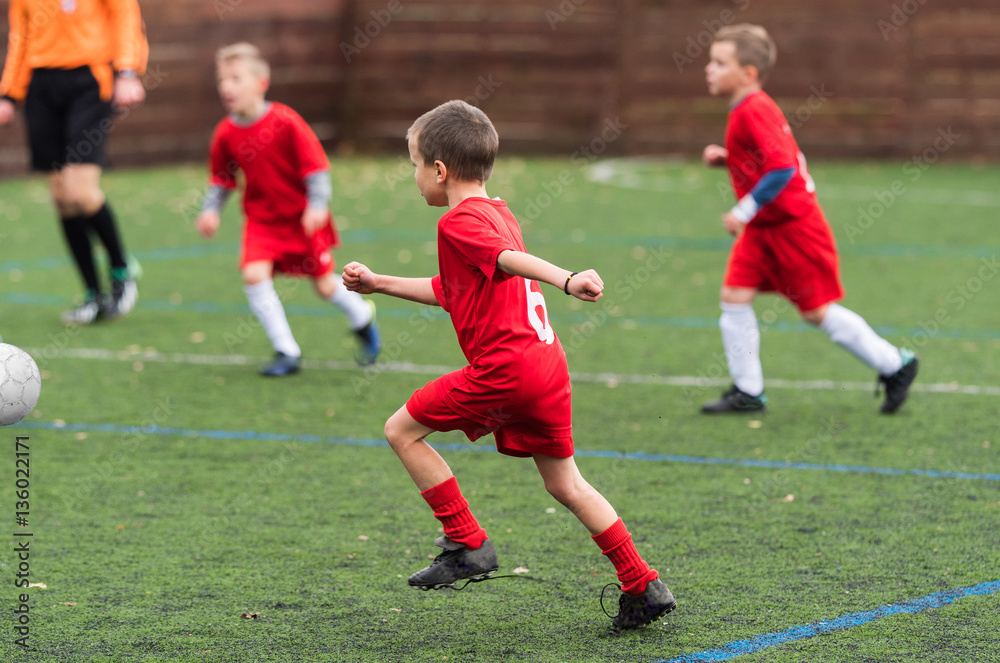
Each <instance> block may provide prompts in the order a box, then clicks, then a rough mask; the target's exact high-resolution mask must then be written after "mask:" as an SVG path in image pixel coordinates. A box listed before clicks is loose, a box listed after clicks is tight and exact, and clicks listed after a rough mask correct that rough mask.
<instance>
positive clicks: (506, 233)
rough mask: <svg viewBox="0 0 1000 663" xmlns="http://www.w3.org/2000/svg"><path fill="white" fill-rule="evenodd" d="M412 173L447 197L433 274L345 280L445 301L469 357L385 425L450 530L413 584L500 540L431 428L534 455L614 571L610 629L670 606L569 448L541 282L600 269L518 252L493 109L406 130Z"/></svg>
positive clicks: (431, 584) (443, 575) (594, 293)
mask: <svg viewBox="0 0 1000 663" xmlns="http://www.w3.org/2000/svg"><path fill="white" fill-rule="evenodd" d="M407 141H408V143H409V151H410V159H411V160H412V161H413V165H414V167H415V168H416V174H415V179H416V182H417V187H418V188H419V189H420V194H421V195H422V196H423V197H424V198H425V199H426V201H427V204H428V205H432V206H436V207H444V206H447V207H448V208H449V211H448V212H446V213H445V214H444V216H442V217H441V220H440V221H439V222H438V266H439V269H440V273H439V274H438V275H437V276H434V277H433V278H402V277H395V276H386V275H382V274H376V273H374V272H372V271H371V270H370V269H368V268H367V267H366V266H364V265H361V264H359V263H356V262H352V263H350V264H349V265H347V266H346V267H345V268H344V274H343V279H344V285H346V286H347V288H348V289H349V290H354V291H357V292H360V293H363V294H370V293H382V294H386V295H392V296H394V297H400V298H402V299H408V300H410V301H414V302H419V303H421V304H426V305H433V306H441V307H443V308H444V309H445V310H446V311H448V313H449V314H450V316H451V320H452V324H454V326H455V331H456V332H457V334H458V341H459V345H461V347H462V351H463V352H464V353H465V357H466V359H467V360H468V361H469V365H468V366H466V367H465V368H463V369H461V370H459V371H455V372H454V373H449V374H447V375H444V376H443V377H440V378H438V379H437V380H434V381H433V382H430V383H428V384H427V385H425V386H424V387H423V388H421V389H418V390H417V391H416V392H414V394H413V396H412V397H411V398H410V400H409V401H407V402H406V404H405V405H404V406H403V407H401V408H399V410H398V411H397V412H396V413H395V414H394V415H392V417H390V419H389V421H387V422H386V425H385V436H386V439H387V440H388V441H389V445H390V446H391V447H392V449H393V451H395V452H396V455H397V456H398V457H399V459H400V460H401V461H402V463H403V466H404V467H405V468H406V470H407V471H408V472H409V474H410V477H411V478H412V479H413V481H414V483H415V484H416V485H417V488H418V489H419V490H420V491H421V495H422V496H423V498H424V499H425V500H426V501H427V503H428V505H429V506H430V507H431V508H432V509H433V511H434V516H435V517H436V518H437V519H438V520H440V521H441V524H442V525H443V527H444V534H445V535H444V536H443V537H439V538H438V539H437V541H435V544H436V545H438V546H439V547H441V548H443V549H444V552H442V553H441V554H440V555H438V557H437V559H435V560H434V563H433V564H431V565H430V566H428V567H427V568H425V569H422V570H421V571H418V572H417V573H414V574H413V575H412V576H410V579H409V584H410V585H411V586H413V587H418V588H421V589H438V588H441V587H447V586H451V585H452V584H453V583H455V582H456V581H458V580H462V579H470V580H478V579H484V578H486V577H489V576H490V575H491V574H492V573H494V572H495V571H496V570H497V569H498V568H499V566H498V563H497V556H496V551H495V549H494V548H493V543H492V542H491V541H490V540H489V538H487V535H486V532H485V531H484V530H483V528H482V527H480V526H479V523H478V521H477V520H476V518H475V517H474V516H473V515H472V513H471V512H470V511H469V503H468V502H467V501H466V499H465V497H463V496H462V493H461V491H460V490H459V487H458V483H457V481H456V479H455V476H454V474H452V471H451V469H450V468H449V467H448V464H447V463H446V462H445V461H444V459H443V458H441V456H440V455H438V453H437V452H436V451H435V450H434V449H433V448H431V446H430V445H429V444H428V443H427V442H426V440H425V438H426V437H427V436H428V435H429V434H431V433H433V432H434V431H450V430H461V431H463V432H464V433H465V434H466V436H467V437H468V438H469V439H470V440H476V439H478V438H480V437H482V436H483V435H486V434H487V433H491V432H492V433H493V434H494V436H495V438H496V444H497V449H498V451H500V453H502V454H506V455H509V456H517V457H523V458H527V457H530V458H532V459H533V460H534V462H535V465H536V467H537V468H538V472H539V473H540V474H541V475H542V478H543V479H544V482H545V488H546V490H547V491H548V492H549V493H550V494H551V495H552V496H553V497H555V498H556V499H557V500H558V501H559V502H560V503H562V504H563V505H564V506H566V507H567V508H568V509H569V510H570V511H572V512H573V514H574V515H575V516H576V517H577V518H579V519H580V521H581V522H582V523H583V525H584V526H585V527H586V528H587V529H588V530H589V531H590V533H591V535H592V537H593V539H594V541H595V543H597V545H598V546H599V547H600V548H601V551H602V552H603V553H604V554H605V555H606V556H607V557H608V559H610V560H611V562H612V563H613V564H614V566H615V570H616V572H617V575H618V579H619V580H621V582H622V590H623V594H622V595H621V598H620V600H619V606H620V609H619V614H618V615H617V616H616V617H615V618H614V621H613V626H614V627H615V628H616V629H624V628H636V627H639V626H642V625H644V624H648V623H649V622H651V621H653V620H655V619H657V618H659V617H660V616H661V615H664V614H666V613H667V612H670V611H671V610H673V608H674V607H675V605H676V603H675V601H674V597H673V595H672V594H671V593H670V590H669V589H667V586H666V585H664V584H663V582H662V581H660V580H659V579H658V578H659V574H658V573H657V572H656V571H655V570H653V569H651V568H650V567H649V565H648V564H647V563H646V562H645V560H643V559H642V557H641V556H640V555H639V552H638V551H637V550H636V548H635V545H634V544H633V543H632V536H631V534H629V532H628V530H627V529H626V528H625V525H624V524H623V523H622V521H621V519H620V518H619V517H618V515H617V514H616V513H615V510H614V508H612V506H611V505H610V504H609V503H608V501H607V500H606V499H605V498H604V497H603V496H602V495H601V494H600V493H598V492H597V491H596V490H595V489H594V488H593V487H591V486H590V484H589V483H587V482H586V481H585V480H584V478H583V477H582V476H581V475H580V471H579V470H578V469H577V466H576V462H575V461H574V459H573V429H572V408H571V403H570V382H569V371H568V369H567V365H566V354H565V352H564V351H563V349H562V345H560V343H559V339H558V338H556V335H555V332H554V331H553V330H552V327H551V326H549V321H548V315H547V313H546V308H545V298H544V297H543V295H542V291H541V287H540V286H539V282H542V283H548V284H549V285H552V286H555V287H557V288H559V289H561V290H562V291H563V292H564V293H565V294H567V295H573V296H574V297H577V298H579V299H582V300H584V301H596V300H598V299H600V298H601V293H602V291H603V289H604V283H603V282H602V281H601V278H600V277H599V276H598V275H597V272H595V271H594V270H587V271H584V272H580V273H577V272H569V271H567V270H565V269H561V268H559V267H556V266H555V265H552V264H550V263H548V262H546V261H544V260H542V259H540V258H536V257H535V256H532V255H530V254H528V253H526V252H525V248H524V242H523V241H522V239H521V230H520V228H519V226H518V224H517V221H516V220H515V219H514V215H513V214H511V212H510V210H509V209H508V208H507V205H506V203H504V202H503V201H502V200H500V199H498V198H494V199H490V198H489V196H488V195H487V194H486V188H485V182H486V180H487V179H489V177H490V174H491V173H492V170H493V161H494V159H495V157H496V153H497V148H498V145H499V140H498V138H497V133H496V130H495V129H494V128H493V124H492V123H491V122H490V120H489V118H487V117H486V115H485V114H484V113H483V112H482V111H481V110H479V109H478V108H475V107H473V106H470V105H469V104H467V103H465V102H464V101H450V102H448V103H445V104H442V105H441V106H438V107H437V108H435V109H434V110H432V111H429V112H428V113H425V114H424V115H422V116H421V117H420V118H418V119H417V121H416V122H415V123H414V124H413V126H412V127H410V130H409V131H408V132H407Z"/></svg>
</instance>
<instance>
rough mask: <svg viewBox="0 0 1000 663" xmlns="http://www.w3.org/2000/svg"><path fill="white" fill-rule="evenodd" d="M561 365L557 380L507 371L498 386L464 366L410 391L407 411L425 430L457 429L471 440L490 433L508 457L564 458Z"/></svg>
mask: <svg viewBox="0 0 1000 663" xmlns="http://www.w3.org/2000/svg"><path fill="white" fill-rule="evenodd" d="M562 366H563V371H562V374H561V375H560V374H559V373H558V372H557V373H556V374H555V375H547V376H541V375H535V374H532V372H531V371H528V370H525V371H524V373H520V372H519V371H517V372H515V371H511V372H509V373H507V374H506V376H505V377H506V378H509V379H507V380H505V381H504V383H503V386H499V387H498V386H496V385H497V383H496V381H495V380H491V381H490V382H486V381H485V380H483V378H484V377H488V376H482V375H479V376H477V375H476V371H474V370H473V369H472V368H471V367H469V366H466V367H465V368H463V369H461V370H459V371H454V372H452V373H447V374H445V375H443V376H441V377H439V378H438V379H437V380H434V381H432V382H428V383H427V384H426V385H425V386H424V387H422V388H420V389H418V390H416V391H415V392H413V396H411V397H410V400H408V401H407V402H406V410H407V412H409V413H410V416H411V417H413V418H414V419H416V420H417V421H418V422H420V423H421V424H423V425H424V426H427V427H428V428H433V429H434V430H437V431H450V430H460V431H462V432H463V433H465V435H466V437H468V438H469V440H472V441H475V440H478V439H479V438H481V437H482V436H484V435H486V434H487V433H493V435H494V437H495V438H496V444H497V451H499V452H500V453H502V454H506V455H508V456H517V457H520V458H526V457H528V456H531V455H533V454H540V455H543V456H552V457H553V458H569V457H570V456H572V455H573V410H572V404H571V389H570V384H569V372H568V371H566V369H565V366H566V364H565V362H563V364H562ZM520 368H521V367H518V369H520ZM515 370H517V369H515ZM525 374H527V376H526V377H524V376H525ZM535 378H539V379H535Z"/></svg>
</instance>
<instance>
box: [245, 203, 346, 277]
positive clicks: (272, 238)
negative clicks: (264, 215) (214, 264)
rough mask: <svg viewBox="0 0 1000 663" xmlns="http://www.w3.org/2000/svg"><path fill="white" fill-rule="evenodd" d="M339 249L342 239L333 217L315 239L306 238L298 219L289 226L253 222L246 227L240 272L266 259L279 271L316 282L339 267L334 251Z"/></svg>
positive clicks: (315, 235) (313, 236)
mask: <svg viewBox="0 0 1000 663" xmlns="http://www.w3.org/2000/svg"><path fill="white" fill-rule="evenodd" d="M338 246H340V237H339V236H338V234H337V229H336V227H335V226H334V225H333V219H332V217H331V219H330V222H329V223H327V224H326V225H325V226H323V227H321V228H320V229H319V230H317V231H316V232H315V233H313V235H312V237H309V236H307V235H306V233H305V231H304V230H303V229H302V224H301V223H299V220H298V219H296V220H295V221H294V222H292V221H290V222H288V223H255V222H253V221H250V222H248V223H247V224H246V225H245V226H244V228H243V250H242V252H241V255H240V269H243V268H244V267H245V266H246V265H247V264H248V263H251V262H258V261H261V260H266V261H267V262H272V263H274V271H275V272H281V273H282V274H288V275H290V276H308V277H311V278H314V279H315V278H319V277H321V276H325V275H326V274H329V273H330V272H331V271H333V268H334V267H335V266H336V265H335V263H334V261H333V256H332V255H330V250H331V249H335V248H337V247H338Z"/></svg>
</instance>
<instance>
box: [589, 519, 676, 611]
mask: <svg viewBox="0 0 1000 663" xmlns="http://www.w3.org/2000/svg"><path fill="white" fill-rule="evenodd" d="M591 538H592V539H594V543H596V544H597V545H598V546H600V548H601V552H602V553H604V555H605V556H606V557H607V558H608V559H609V560H611V563H612V564H614V565H615V573H617V574H618V580H620V581H621V583H622V591H623V592H625V593H626V594H632V595H633V596H637V595H639V594H642V593H643V592H644V591H646V585H647V584H648V583H650V582H652V581H653V580H656V579H657V578H659V577H660V574H659V573H657V572H656V569H651V568H649V564H647V563H646V560H644V559H643V558H642V555H640V554H639V551H638V550H636V549H635V544H634V543H632V535H631V534H629V532H628V529H626V527H625V523H623V522H622V519H621V518H619V519H618V520H616V521H615V524H614V525H612V526H611V527H609V528H607V529H606V530H604V531H603V532H601V533H600V534H594V535H593V536H591Z"/></svg>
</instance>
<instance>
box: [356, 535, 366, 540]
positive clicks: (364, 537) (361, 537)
mask: <svg viewBox="0 0 1000 663" xmlns="http://www.w3.org/2000/svg"><path fill="white" fill-rule="evenodd" d="M367 540H368V537H367V536H365V535H364V534H362V535H361V536H359V537H358V541H367Z"/></svg>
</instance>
